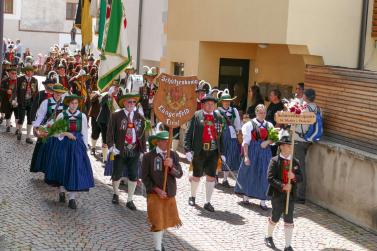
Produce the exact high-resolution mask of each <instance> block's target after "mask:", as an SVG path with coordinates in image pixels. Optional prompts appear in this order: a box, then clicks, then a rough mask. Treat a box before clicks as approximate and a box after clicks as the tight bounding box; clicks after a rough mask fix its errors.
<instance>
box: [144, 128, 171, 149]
mask: <svg viewBox="0 0 377 251" xmlns="http://www.w3.org/2000/svg"><path fill="white" fill-rule="evenodd" d="M168 139H169V132H168V131H161V132H159V133H157V134H156V135H151V136H149V137H148V142H149V145H150V146H154V147H155V146H156V145H157V141H159V140H168Z"/></svg>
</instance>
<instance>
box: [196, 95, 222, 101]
mask: <svg viewBox="0 0 377 251" xmlns="http://www.w3.org/2000/svg"><path fill="white" fill-rule="evenodd" d="M207 101H213V102H215V103H217V102H218V99H217V98H215V97H214V96H212V95H211V94H206V95H205V96H204V97H203V98H202V99H201V100H200V102H202V103H205V102H207Z"/></svg>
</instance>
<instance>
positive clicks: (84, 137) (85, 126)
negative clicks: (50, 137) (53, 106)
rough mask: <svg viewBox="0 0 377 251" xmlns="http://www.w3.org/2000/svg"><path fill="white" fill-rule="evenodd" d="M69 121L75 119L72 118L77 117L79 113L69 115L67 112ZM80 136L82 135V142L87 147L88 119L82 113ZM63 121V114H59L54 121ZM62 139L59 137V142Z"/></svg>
mask: <svg viewBox="0 0 377 251" xmlns="http://www.w3.org/2000/svg"><path fill="white" fill-rule="evenodd" d="M67 113H68V117H69V120H72V119H75V118H74V117H73V116H75V117H77V115H79V114H80V113H81V112H80V111H79V110H77V111H76V112H75V113H73V114H72V113H71V112H70V111H69V110H67ZM81 118H82V121H81V134H82V140H83V141H84V144H85V147H88V119H87V118H86V115H85V114H84V113H81ZM59 119H64V113H63V112H62V113H60V114H59V115H58V117H57V118H56V120H59ZM63 138H64V137H59V140H63Z"/></svg>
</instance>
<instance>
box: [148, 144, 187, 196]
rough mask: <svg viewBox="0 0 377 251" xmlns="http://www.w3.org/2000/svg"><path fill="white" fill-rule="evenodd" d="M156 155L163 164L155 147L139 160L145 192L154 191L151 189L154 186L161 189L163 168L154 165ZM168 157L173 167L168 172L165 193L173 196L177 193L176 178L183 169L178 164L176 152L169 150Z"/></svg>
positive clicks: (179, 176)
mask: <svg viewBox="0 0 377 251" xmlns="http://www.w3.org/2000/svg"><path fill="white" fill-rule="evenodd" d="M157 157H160V159H161V165H163V160H162V156H160V155H159V154H157V152H156V149H154V150H152V151H151V152H148V153H146V154H144V156H143V160H142V162H141V171H142V175H141V178H142V181H143V183H144V185H145V188H146V190H147V193H154V191H153V189H154V188H155V187H158V188H160V189H163V185H164V173H165V172H164V170H165V169H164V168H162V169H158V167H157V166H156V158H157ZM170 157H171V158H172V159H173V168H172V169H171V170H170V171H169V172H168V177H167V181H166V193H167V194H168V197H174V196H175V195H176V193H177V183H176V178H181V177H182V175H183V171H182V167H181V165H180V164H179V157H178V154H177V153H175V152H173V151H170Z"/></svg>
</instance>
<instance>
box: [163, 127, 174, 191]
mask: <svg viewBox="0 0 377 251" xmlns="http://www.w3.org/2000/svg"><path fill="white" fill-rule="evenodd" d="M172 141H173V128H172V127H169V141H168V150H167V154H166V158H170V149H171V144H172ZM168 169H169V168H168V167H167V166H165V170H164V171H165V172H164V186H163V190H164V192H166V182H167V181H168Z"/></svg>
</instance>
